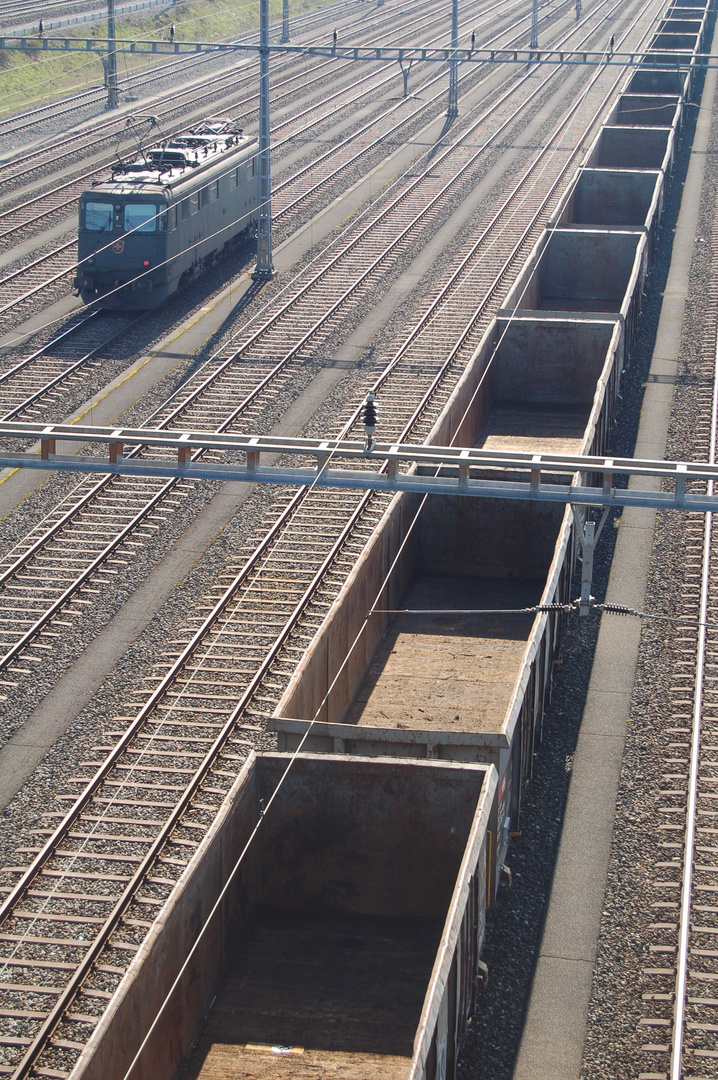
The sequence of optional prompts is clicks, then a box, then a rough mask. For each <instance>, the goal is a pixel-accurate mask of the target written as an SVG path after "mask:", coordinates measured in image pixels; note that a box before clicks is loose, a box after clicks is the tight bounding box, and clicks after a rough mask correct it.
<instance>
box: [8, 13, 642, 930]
mask: <svg viewBox="0 0 718 1080" xmlns="http://www.w3.org/2000/svg"><path fill="white" fill-rule="evenodd" d="M647 6H648V3H647V4H646V5H644V9H642V10H645V7H647ZM610 92H612V91H610ZM610 92H609V93H610ZM574 107H575V106H574ZM601 108H603V104H602V105H601ZM593 122H594V120H593V118H592V120H591V122H590V123H593ZM428 315H429V313H427V318H428ZM395 363H396V361H395V360H392V361H391V362H390V366H391V368H392V369H393V368H394V367H395ZM384 377H385V376H384V374H382V376H380V377H379V379H377V381H376V383H375V386H377V387H378V386H379V385H381V382H383V381H384ZM427 401H428V393H427ZM182 407H183V406H178V409H177V410H176V411H175V412H176V413H177V412H179V410H180V409H181V408H182ZM360 413H361V405H358V406H357V407H356V408H355V409H354V411H353V413H352V416H351V419H350V421H349V422H348V423H347V424H346V425H345V430H349V428H350V427H351V426H353V425H354V424H355V423H356V421H357V420H358V419H359V416H360ZM415 418H416V410H415V412H414V413H413V414H412V417H411V419H410V420H409V422H408V423H407V424H406V425H405V428H404V432H403V435H408V432H409V430H410V426H413V423H414V422H415ZM108 432H109V429H108ZM399 442H401V437H400V439H399ZM428 452H429V453H431V450H428ZM383 468H384V469H386V468H388V466H387V464H386V463H384V464H383ZM307 491H308V488H303V489H300V491H298V492H297V493H296V495H295V496H294V498H293V499H292V501H291V503H290V504H289V506H288V507H287V509H286V510H285V511H284V512H283V514H282V518H281V519H278V521H277V523H276V525H275V526H273V529H272V531H271V532H270V534H268V537H273V536H274V535H275V532H276V530H277V528H278V527H279V525H280V523H281V521H282V520H285V519H286V517H287V515H288V514H289V512H290V510H292V511H293V509H294V507H295V506H296V505H298V503H299V501H300V500H301V498H302V497H303V496H304V495H305V494H306V492H307ZM371 494H372V493H371V492H367V493H366V494H365V495H364V496H363V497H362V500H361V507H362V508H363V507H364V505H365V504H366V502H367V501H368V499H369V498H370V497H371ZM264 550H265V548H264V542H263V546H262V547H260V548H258V549H257V552H256V553H255V555H256V559H258V558H259V557H261V554H262V553H263V551H264ZM252 558H253V561H256V559H255V557H254V556H253V557H252ZM247 567H248V568H249V563H248V564H247ZM248 572H249V569H248ZM230 588H231V587H230ZM226 595H227V594H225V596H226ZM212 621H213V620H212V617H211V616H208V618H207V619H206V620H205V622H204V623H203V625H202V627H201V628H200V630H198V631H197V633H196V634H195V637H194V638H193V641H192V643H190V645H188V646H186V648H185V649H184V650H183V653H182V654H181V655H180V657H179V658H178V659H177V660H176V661H175V662H174V664H173V665H172V667H171V668H170V670H169V672H168V673H167V675H166V676H165V677H164V679H163V680H162V682H161V683H160V685H159V686H158V688H157V689H156V690H155V691H154V692H153V694H152V695H151V697H150V699H149V700H148V702H147V703H146V705H145V707H144V708H143V710H142V712H141V713H140V714H139V715H140V716H142V717H143V718H145V717H146V716H147V715H149V712H150V711H151V710H152V709H153V708H154V706H155V705H156V704H157V702H158V701H159V700H160V698H161V697H162V696H163V695H164V693H165V692H166V689H167V687H168V686H169V685H170V684H171V682H172V681H173V680H174V678H175V676H176V673H177V672H178V671H179V670H180V669H181V667H182V666H183V665H184V663H186V659H187V658H188V657H189V656H190V655H192V653H193V652H194V651H195V649H196V647H197V646H198V644H199V642H200V641H201V639H202V638H203V637H204V636H205V635H206V633H207V632H208V630H209V629H210V627H211V622H212ZM127 741H129V734H128V736H125V737H123V740H122V742H121V744H118V747H119V746H120V745H122V747H124V746H125V745H126V743H127ZM118 752H119V751H118ZM113 753H114V751H113ZM59 828H61V826H59V827H58V829H59ZM48 843H49V842H48ZM39 858H40V856H38V859H39ZM37 861H38V860H36V861H35V863H34V864H33V866H35V865H36V863H37ZM29 872H30V871H29V870H28V873H29ZM20 888H21V882H20V883H18V885H17V886H16V890H18V889H20ZM16 890H13V893H11V894H10V896H9V897H8V898H7V899H6V901H5V902H4V903H3V905H2V906H0V920H2V919H3V918H4V917H5V916H6V914H7V907H6V905H7V904H8V902H9V900H10V897H11V896H13V895H14V894H15V891H16Z"/></svg>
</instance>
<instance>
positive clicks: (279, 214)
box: [0, 0, 617, 317]
mask: <svg viewBox="0 0 718 1080" xmlns="http://www.w3.org/2000/svg"><path fill="white" fill-rule="evenodd" d="M570 2H571V0H562V3H561V4H560V5H559V7H561V6H564V5H569V4H570ZM605 2H608V0H605ZM615 6H617V5H614V7H615ZM555 10H558V8H556V9H554V11H555ZM612 10H613V9H612ZM609 14H610V12H609ZM546 17H547V16H546ZM593 17H595V12H592V13H591V16H590V17H589V16H586V17H585V18H584V20H583V22H582V24H583V23H584V22H586V21H589V19H592V18H593ZM606 17H608V16H606ZM521 21H523V20H517V21H516V22H515V23H514V24H513V25H512V26H509V27H507V28H505V29H504V30H502V31H501V34H504V33H506V32H507V30H509V31H510V30H512V29H514V28H515V27H516V26H518V25H519V24H520V22H521ZM575 30H576V27H573V28H572V31H571V33H574V32H575ZM496 36H497V37H498V36H500V35H499V34H497V35H496ZM519 36H523V35H519ZM490 43H491V42H490V41H489V43H488V44H490ZM509 44H510V42H509ZM376 77H377V76H376V73H372V74H371V75H369V76H365V77H363V78H361V79H359V80H357V81H356V82H355V83H353V84H352V85H351V86H350V87H349V88H348V89H349V90H350V91H351V90H353V89H355V88H356V87H357V86H359V85H361V84H362V83H363V82H372V80H376ZM392 80H393V76H386V77H381V75H380V76H379V81H378V83H375V84H374V85H373V86H372V87H371V89H372V91H373V92H375V91H376V89H377V88H380V87H381V86H382V85H385V84H386V83H388V82H391V81H392ZM290 81H291V80H290ZM441 81H442V76H441V75H440V74H438V75H435V76H433V77H430V78H429V79H428V80H427V81H426V82H425V83H424V84H423V85H422V90H424V91H425V90H426V89H428V88H429V87H430V86H431V85H432V84H434V83H437V82H441ZM346 89H347V88H344V89H342V90H339V91H337V92H336V94H334V95H331V96H330V98H329V99H328V100H330V101H331V100H332V99H333V98H338V97H341V96H343V95H344V94H345V93H346ZM368 92H369V91H368V90H366V89H364V90H362V91H360V92H359V93H358V94H355V96H354V97H353V98H351V99H350V101H349V102H347V103H346V104H352V103H354V102H356V101H357V100H361V98H362V97H365V96H366V94H367V93H368ZM442 95H443V91H438V92H437V93H436V94H434V95H433V97H431V98H429V99H428V100H425V99H422V100H421V101H419V102H418V103H417V105H416V107H415V108H414V110H413V111H412V112H411V113H410V114H409V115H408V116H405V117H403V118H402V119H400V120H398V121H397V122H396V124H394V125H393V127H391V128H389V129H388V130H385V131H382V132H381V134H380V135H379V136H378V137H377V138H375V139H373V140H372V141H371V142H370V143H368V144H367V145H366V146H363V147H360V148H359V149H358V150H357V151H356V152H355V153H354V154H352V156H351V157H350V158H349V159H348V160H345V161H343V162H340V163H339V164H338V165H337V166H336V168H334V169H333V170H332V171H331V172H330V173H329V174H328V175H325V176H322V177H321V178H320V179H319V180H318V181H316V182H314V183H312V184H311V185H310V187H309V188H308V189H306V190H305V191H303V192H300V193H299V194H297V195H295V196H294V197H293V199H292V200H291V202H289V203H288V204H287V205H285V206H283V207H281V208H280V209H279V210H278V211H276V212H275V214H274V221H275V222H277V221H279V220H280V219H282V218H283V217H284V216H285V215H286V214H288V213H290V212H291V211H292V210H294V209H295V208H296V206H297V205H299V204H300V203H302V202H304V201H305V200H306V199H307V198H310V197H311V196H312V195H313V194H314V193H315V192H316V191H318V190H321V189H322V188H323V187H324V186H325V185H326V184H327V183H328V182H329V181H331V180H333V179H335V178H336V177H337V176H338V175H340V174H341V173H342V172H343V171H345V170H346V169H347V168H350V167H351V165H353V164H355V163H356V161H358V160H359V159H360V158H361V157H363V156H365V155H366V154H368V153H371V152H372V151H373V150H375V149H376V148H377V147H378V146H379V145H381V143H382V142H385V141H387V139H390V138H391V137H392V136H393V135H395V134H396V132H397V131H400V130H401V128H402V127H404V126H406V125H407V124H410V123H412V122H413V121H414V120H415V118H416V117H417V116H418V115H420V114H421V113H422V112H425V111H427V110H428V109H430V108H431V107H432V105H434V104H435V103H436V101H438V100H440V98H441V97H442ZM326 100H327V99H325V100H323V101H322V103H321V105H322V107H323V106H324V105H325V104H326ZM404 105H405V102H404V101H398V102H395V103H393V104H392V105H391V106H390V107H389V108H388V109H386V110H385V111H384V112H383V113H380V114H379V115H378V116H375V117H373V118H372V119H371V120H369V121H367V123H366V124H365V125H364V126H363V127H361V128H360V129H358V130H357V131H355V132H353V133H352V134H351V135H349V136H347V137H346V138H345V139H344V140H341V141H340V142H339V143H337V144H335V145H333V146H332V147H331V148H330V149H329V150H327V151H325V152H324V153H323V154H322V155H320V156H319V157H318V158H315V159H314V160H313V161H312V162H310V163H309V164H307V165H305V166H303V167H302V168H300V169H299V170H298V171H297V172H296V173H294V174H293V175H292V176H289V177H287V178H286V179H285V180H283V181H281V182H280V183H279V184H278V185H276V187H275V188H274V190H273V192H272V195H273V197H274V196H276V195H279V194H280V193H281V192H282V191H284V190H285V189H286V188H288V187H290V186H291V185H292V184H294V183H296V181H297V180H298V179H299V178H301V177H302V176H304V175H306V174H308V173H310V172H311V171H313V170H314V169H316V167H317V165H319V164H320V163H322V162H324V161H326V160H330V159H331V158H332V157H334V156H335V155H337V154H340V153H341V151H342V150H343V149H344V148H345V147H347V146H350V145H351V143H352V142H354V141H356V140H357V139H358V138H360V137H361V135H362V134H364V133H365V132H366V131H368V130H370V129H371V128H372V127H376V126H381V125H382V124H383V123H384V122H385V120H386V119H387V117H388V116H390V115H391V114H392V113H393V112H396V111H397V110H399V109H401V108H402V107H403V106H404ZM316 108H317V106H316V105H310V106H308V107H307V109H306V110H305V115H306V114H308V113H311V112H314V111H316ZM332 112H333V110H330V111H329V112H327V113H325V114H324V115H323V116H322V117H319V118H317V119H315V120H313V121H310V122H309V123H307V124H305V125H304V127H302V128H300V129H299V130H293V131H292V132H291V133H290V134H289V135H288V136H286V137H285V138H284V139H281V140H279V142H277V143H275V144H274V147H275V152H276V150H277V149H278V148H281V147H282V146H284V145H286V144H288V143H291V142H292V141H293V140H295V139H296V138H297V137H298V136H299V135H301V134H303V133H305V132H306V131H308V130H311V128H312V127H315V126H316V124H317V123H321V122H322V121H323V120H324V119H326V118H327V117H329V116H331V115H332ZM300 115H301V114H300ZM293 121H294V118H291V119H290V120H286V121H282V122H280V123H279V124H278V125H277V126H276V128H273V130H280V129H281V128H282V127H285V126H287V125H288V124H290V123H292V122H293ZM73 183H76V181H73ZM43 197H44V196H38V197H37V200H36V201H40V200H41V199H42V198H43ZM72 201H74V200H69V201H68V204H67V205H69V202H72ZM24 205H30V204H29V203H28V204H24ZM14 209H15V208H12V209H10V210H8V211H7V214H12V213H13V211H14ZM56 209H58V207H54V208H53V209H52V210H49V211H47V213H54V212H55V210H56ZM2 216H3V215H2V214H0V219H1V218H2ZM42 216H46V215H40V216H39V217H38V218H36V219H33V220H39V219H40V217H42ZM5 235H10V233H9V232H8V233H6V234H5ZM74 244H75V241H74V240H73V241H69V242H68V243H67V244H64V245H62V246H61V247H60V248H57V249H55V250H54V251H52V252H49V253H48V254H46V255H43V256H41V257H40V258H38V259H35V260H34V261H32V262H31V263H29V264H28V265H27V266H25V267H22V268H20V269H19V270H16V271H14V272H13V273H12V274H10V275H8V276H7V277H6V278H4V279H0V287H2V286H3V285H5V284H6V283H8V282H10V281H12V280H15V279H17V278H19V277H21V276H22V275H24V274H25V273H26V272H28V271H29V270H32V269H34V268H35V267H36V266H38V265H40V264H42V263H43V262H46V261H48V260H50V259H51V258H53V257H54V256H56V255H59V254H61V253H63V252H65V251H67V250H69V249H70V248H72V247H73V246H74ZM76 267H77V263H76V262H74V261H73V262H71V263H70V264H69V265H68V266H67V267H66V268H65V269H63V270H61V271H59V272H57V273H55V274H54V275H53V276H52V277H51V278H50V279H48V280H47V281H44V282H41V283H40V284H39V285H36V286H33V287H32V288H31V289H30V290H28V291H27V292H26V293H24V294H23V295H21V296H19V297H16V298H14V299H13V300H12V301H10V302H9V303H6V304H5V306H4V307H0V317H1V316H3V315H5V314H7V312H9V311H12V310H13V309H15V308H16V307H17V306H19V305H20V304H22V303H23V302H25V301H27V300H28V299H31V298H32V297H33V296H36V295H37V294H38V293H40V292H42V291H43V290H44V289H45V288H48V287H49V286H51V285H53V284H55V283H56V282H57V281H59V280H61V279H62V278H63V277H66V276H67V275H68V274H69V273H71V272H72V271H73V270H75V269H76Z"/></svg>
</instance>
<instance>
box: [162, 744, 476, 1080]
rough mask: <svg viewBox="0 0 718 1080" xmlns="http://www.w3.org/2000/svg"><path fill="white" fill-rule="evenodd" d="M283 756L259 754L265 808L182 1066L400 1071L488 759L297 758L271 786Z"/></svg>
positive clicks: (189, 1074) (242, 1070)
mask: <svg viewBox="0 0 718 1080" xmlns="http://www.w3.org/2000/svg"><path fill="white" fill-rule="evenodd" d="M287 764H288V759H287V758H284V757H282V756H280V755H266V756H262V757H261V758H259V759H258V765H259V768H258V770H257V773H256V784H255V790H254V795H255V799H256V802H255V811H257V812H258V811H259V808H260V807H262V806H266V805H268V804H269V802H270V799H272V797H273V795H274V798H273V801H272V802H271V812H268V813H267V814H266V816H265V819H264V823H263V827H262V829H261V832H260V835H259V836H258V838H257V850H256V854H255V855H254V857H253V858H252V859H251V861H249V862H248V865H247V868H246V870H245V871H244V872H243V873H242V875H241V880H240V882H239V885H238V889H237V899H236V902H235V904H234V906H233V908H232V909H231V910H230V911H228V912H227V916H226V925H227V940H226V949H227V953H228V954H229V955H230V956H231V961H230V963H229V965H228V970H227V974H226V978H225V979H224V981H223V983H222V985H221V987H220V989H219V991H218V994H217V998H216V1001H215V1003H214V1006H213V1008H212V1011H211V1014H210V1016H209V1018H208V1020H207V1023H206V1025H205V1027H204V1029H203V1031H202V1034H201V1036H200V1038H199V1040H198V1043H197V1046H196V1048H195V1050H194V1053H193V1055H192V1058H191V1060H190V1062H189V1064H188V1066H187V1068H186V1069H185V1070H183V1073H182V1076H183V1078H191V1080H205V1078H207V1080H209V1078H210V1077H211V1078H212V1080H215V1078H216V1077H218V1076H225V1075H231V1076H242V1077H244V1078H246V1080H248V1078H256V1080H280V1078H281V1080H284V1078H288V1077H296V1076H305V1075H306V1076H310V1075H321V1076H328V1075H332V1076H333V1075H335V1074H336V1075H340V1076H342V1077H347V1078H349V1080H368V1078H370V1077H371V1078H373V1077H376V1078H377V1080H379V1078H382V1080H384V1078H387V1080H405V1078H406V1077H407V1075H408V1071H409V1067H410V1064H411V1059H412V1053H413V1050H414V1042H415V1037H416V1034H417V1028H418V1026H419V1021H420V1018H421V1014H422V1007H423V1005H424V999H425V996H426V993H427V989H428V986H429V983H430V980H431V975H432V969H433V967H434V962H435V959H436V955H437V950H438V948H439V944H440V940H441V935H442V930H443V928H444V924H445V921H446V917H447V912H448V910H449V907H450V905H451V900H452V895H453V893H454V890H455V886H456V880H457V876H458V874H459V868H460V866H461V864H462V859H463V858H464V855H465V852H466V849H467V845H468V844H469V839H470V834H471V830H472V826H473V825H474V821H475V818H476V814H477V807H478V805H479V799H480V796H481V793H482V787H483V782H484V777H485V775H486V774H485V773H483V772H478V773H475V774H473V775H472V774H469V775H459V773H460V770H458V769H456V768H453V769H452V768H451V767H448V768H446V767H443V768H442V767H441V766H437V767H436V769H434V770H431V767H429V770H428V771H427V769H426V767H422V766H419V765H417V763H408V762H397V763H396V764H394V763H392V764H387V763H380V762H368V761H366V760H364V761H362V760H361V759H349V758H344V759H341V760H336V759H332V758H326V757H325V758H322V759H321V761H320V762H319V763H318V762H317V761H316V759H311V758H307V759H304V758H303V759H301V761H299V762H297V763H295V764H296V767H295V766H294V765H293V767H292V769H291V770H290V773H289V774H287V778H286V779H284V780H282V783H281V786H280V779H281V778H282V776H283V774H284V772H285V769H286V767H287ZM437 770H438V771H437ZM275 792H276V795H275ZM223 1070H225V1071H223Z"/></svg>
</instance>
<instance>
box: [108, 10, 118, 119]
mask: <svg viewBox="0 0 718 1080" xmlns="http://www.w3.org/2000/svg"><path fill="white" fill-rule="evenodd" d="M105 79H106V82H107V108H108V109H116V108H117V106H118V105H119V103H120V95H119V92H118V89H117V49H116V47H115V0H107V64H106V65H105Z"/></svg>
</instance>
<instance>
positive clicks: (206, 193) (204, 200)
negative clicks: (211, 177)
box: [200, 187, 209, 206]
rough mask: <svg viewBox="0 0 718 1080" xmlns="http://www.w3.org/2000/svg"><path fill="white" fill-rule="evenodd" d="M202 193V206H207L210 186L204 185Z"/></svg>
mask: <svg viewBox="0 0 718 1080" xmlns="http://www.w3.org/2000/svg"><path fill="white" fill-rule="evenodd" d="M200 195H201V196H202V206H206V205H207V203H208V202H209V188H208V187H203V188H202V190H201V192H200Z"/></svg>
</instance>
